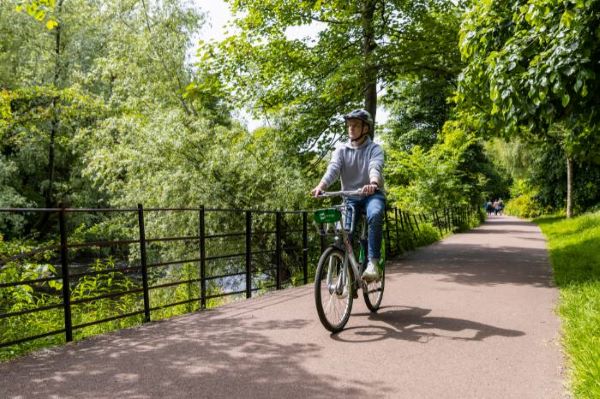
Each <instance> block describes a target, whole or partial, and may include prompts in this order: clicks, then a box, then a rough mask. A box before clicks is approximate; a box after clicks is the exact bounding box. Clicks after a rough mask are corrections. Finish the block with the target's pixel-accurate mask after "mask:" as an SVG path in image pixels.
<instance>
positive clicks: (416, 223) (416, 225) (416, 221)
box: [413, 214, 421, 231]
mask: <svg viewBox="0 0 600 399" xmlns="http://www.w3.org/2000/svg"><path fill="white" fill-rule="evenodd" d="M413 219H414V220H415V227H416V228H417V231H421V229H420V228H419V221H418V220H417V217H416V216H415V215H414V214H413Z"/></svg>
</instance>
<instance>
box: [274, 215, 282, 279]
mask: <svg viewBox="0 0 600 399" xmlns="http://www.w3.org/2000/svg"><path fill="white" fill-rule="evenodd" d="M275 262H276V263H277V265H276V266H277V269H276V274H275V284H276V287H277V289H278V290H280V289H281V212H276V213H275Z"/></svg>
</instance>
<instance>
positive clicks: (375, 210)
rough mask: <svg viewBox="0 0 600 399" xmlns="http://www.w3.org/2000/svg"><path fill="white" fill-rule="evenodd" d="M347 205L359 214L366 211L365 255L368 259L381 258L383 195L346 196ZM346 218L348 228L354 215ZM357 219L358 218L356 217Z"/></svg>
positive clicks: (377, 193) (383, 215)
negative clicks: (366, 247) (366, 241)
mask: <svg viewBox="0 0 600 399" xmlns="http://www.w3.org/2000/svg"><path fill="white" fill-rule="evenodd" d="M347 203H348V205H350V206H351V207H354V208H355V209H356V210H357V212H358V214H359V215H360V214H361V213H362V212H363V211H364V210H366V213H367V226H368V229H369V242H368V252H367V256H368V258H369V260H370V259H374V258H375V259H380V258H381V241H382V239H383V220H384V217H385V196H384V195H383V194H382V193H381V192H379V191H378V192H376V193H375V194H373V195H369V196H368V197H363V198H348V200H347ZM349 216H350V217H347V218H346V229H347V230H349V229H350V226H351V222H352V217H353V216H354V215H349ZM357 220H358V219H357Z"/></svg>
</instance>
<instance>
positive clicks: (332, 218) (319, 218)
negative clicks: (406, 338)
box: [314, 191, 385, 333]
mask: <svg viewBox="0 0 600 399" xmlns="http://www.w3.org/2000/svg"><path fill="white" fill-rule="evenodd" d="M357 195H362V194H361V193H360V191H335V192H322V193H321V195H320V196H319V197H338V196H340V197H342V198H343V202H342V204H340V205H334V206H333V207H331V208H327V209H319V210H316V211H315V214H314V218H315V222H316V223H317V224H318V226H319V233H320V234H321V235H323V236H327V235H328V234H329V233H330V231H331V232H332V233H333V236H334V241H333V243H332V244H330V245H329V246H328V247H327V248H326V249H325V250H324V251H323V253H322V254H321V257H320V259H319V263H318V265H317V270H316V273H315V302H316V307H317V313H318V314H319V319H320V320H321V323H322V324H323V326H324V327H325V328H326V329H327V330H329V331H331V332H332V333H336V332H339V331H341V330H343V329H344V326H345V325H346V323H347V322H348V319H349V318H350V312H351V311H352V303H353V300H354V298H358V293H357V291H358V290H359V289H362V290H363V298H364V300H365V303H366V305H367V308H369V310H370V311H371V312H373V313H375V312H377V310H378V309H379V307H380V305H381V300H382V298H383V290H384V288H385V267H384V264H385V245H384V243H382V246H381V248H382V250H381V258H380V262H379V265H378V267H379V276H380V279H379V280H376V281H369V282H367V281H365V280H363V279H362V278H361V275H362V273H363V271H364V270H365V268H366V267H367V262H368V260H367V257H366V253H367V223H366V217H364V215H358V216H359V217H360V216H362V217H360V235H359V238H358V242H359V243H360V246H359V250H358V259H357V258H356V256H355V254H354V251H355V250H354V246H353V244H352V241H353V240H352V239H351V235H350V232H354V231H355V227H356V226H355V222H356V219H357V218H356V217H354V216H356V214H357V213H356V210H355V209H353V208H350V206H349V205H348V204H347V199H348V197H350V196H357ZM350 209H352V218H351V221H350V230H349V231H346V229H345V226H346V218H347V217H348V211H349V210H350Z"/></svg>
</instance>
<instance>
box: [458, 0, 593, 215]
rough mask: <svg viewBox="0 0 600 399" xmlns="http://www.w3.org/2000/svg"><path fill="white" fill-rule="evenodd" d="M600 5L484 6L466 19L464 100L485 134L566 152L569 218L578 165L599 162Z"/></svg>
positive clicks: (534, 1) (547, 1) (540, 0)
mask: <svg viewBox="0 0 600 399" xmlns="http://www.w3.org/2000/svg"><path fill="white" fill-rule="evenodd" d="M599 11H600V1H597V0H586V1H583V0H576V1H564V2H555V1H551V0H528V1H518V2H512V3H510V2H502V1H485V2H478V3H475V5H474V6H473V7H472V8H471V9H470V11H469V12H468V13H467V14H466V15H465V19H464V21H463V26H462V29H461V40H460V49H461V53H462V55H463V58H464V59H465V61H467V63H468V64H467V67H466V68H465V70H464V71H463V73H462V75H461V80H460V84H459V91H458V94H457V99H458V102H459V105H460V107H461V108H462V110H463V112H469V113H473V114H475V115H478V116H479V117H480V127H481V128H482V130H489V131H492V132H494V133H496V134H499V135H504V136H508V137H521V138H523V139H524V140H528V141H536V140H538V141H539V140H544V141H548V142H550V143H551V144H556V145H558V146H560V148H562V150H563V152H564V155H565V160H566V165H567V168H566V169H567V200H566V209H567V216H571V214H572V194H571V193H572V180H573V160H574V159H577V160H583V159H593V158H598V154H599V150H600V138H599V135H598V127H599V126H600V125H599V121H600V118H599V117H600V111H599V110H598V105H599V104H600V90H599V89H600V79H599V76H598V74H597V68H598V63H599V62H600V44H599V43H600V42H599V41H598V37H600V12H599Z"/></svg>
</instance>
